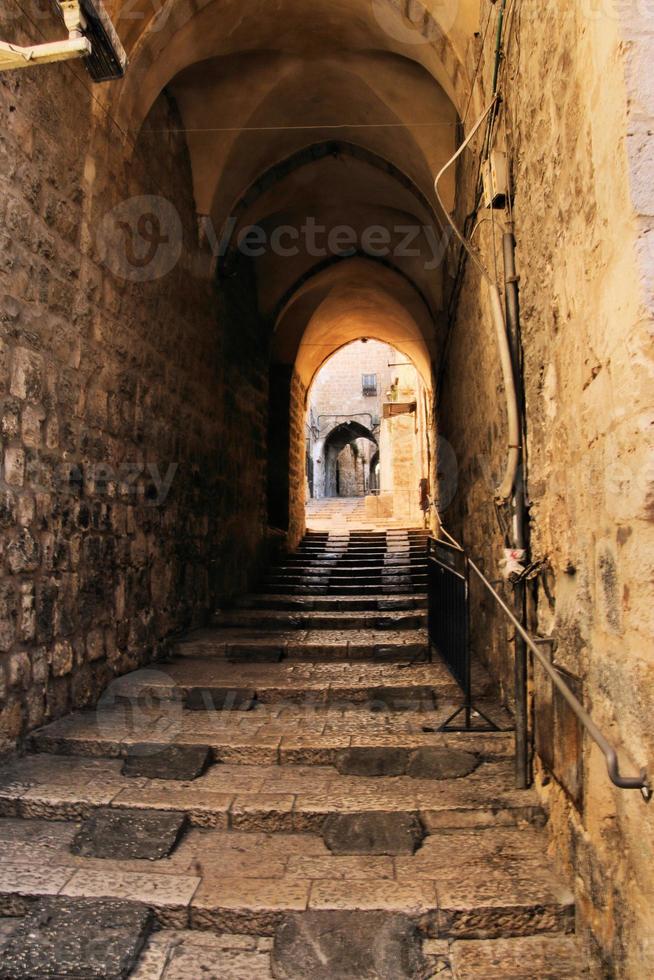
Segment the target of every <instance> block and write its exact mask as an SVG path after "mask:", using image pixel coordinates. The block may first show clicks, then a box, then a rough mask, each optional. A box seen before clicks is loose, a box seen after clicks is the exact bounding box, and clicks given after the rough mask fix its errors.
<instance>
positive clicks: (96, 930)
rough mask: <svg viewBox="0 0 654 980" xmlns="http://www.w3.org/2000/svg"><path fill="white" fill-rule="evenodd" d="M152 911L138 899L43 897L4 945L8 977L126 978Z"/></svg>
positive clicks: (0, 952)
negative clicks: (118, 900) (107, 899)
mask: <svg viewBox="0 0 654 980" xmlns="http://www.w3.org/2000/svg"><path fill="white" fill-rule="evenodd" d="M151 925H152V913H151V911H150V910H149V909H148V908H146V906H144V905H138V904H136V903H134V902H115V901H88V900H84V899H59V898H56V899H55V898H49V899H41V900H40V901H38V902H37V903H36V904H35V905H33V906H32V907H31V909H30V911H29V912H28V914H27V915H26V916H25V918H24V919H21V921H20V923H19V925H18V926H17V927H16V928H15V929H14V931H13V932H12V933H11V935H10V936H9V938H8V939H7V940H6V942H5V943H4V944H3V945H2V947H0V960H1V961H2V967H1V968H0V969H1V974H2V976H3V977H4V978H5V980H34V978H35V977H39V978H42V980H81V978H84V980H123V978H124V977H127V976H129V974H130V973H131V971H132V968H133V966H134V964H135V963H136V961H137V959H138V957H139V954H140V952H141V949H142V948H143V945H144V943H145V940H146V938H147V935H148V933H149V932H150V929H151Z"/></svg>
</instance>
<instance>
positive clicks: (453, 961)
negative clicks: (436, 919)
mask: <svg viewBox="0 0 654 980" xmlns="http://www.w3.org/2000/svg"><path fill="white" fill-rule="evenodd" d="M425 949H426V952H427V954H429V952H430V950H431V949H433V950H434V955H436V956H437V955H438V953H439V952H440V951H439V950H437V948H436V944H433V946H432V945H430V943H429V941H427V943H425ZM441 955H442V953H441ZM448 959H449V964H450V967H451V969H452V971H453V975H454V976H455V977H456V978H457V980H509V978H510V980H534V978H545V977H550V978H552V980H583V978H585V977H590V976H591V974H590V971H589V970H588V969H586V966H585V962H586V960H585V956H584V951H583V946H582V943H581V942H580V941H579V939H577V938H576V937H575V936H572V935H560V936H553V935H547V934H545V935H538V936H512V937H509V938H501V939H469V940H463V941H461V940H458V941H456V942H454V943H452V944H451V946H450V948H449V951H448Z"/></svg>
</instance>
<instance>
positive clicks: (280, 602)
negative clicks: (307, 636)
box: [234, 592, 427, 612]
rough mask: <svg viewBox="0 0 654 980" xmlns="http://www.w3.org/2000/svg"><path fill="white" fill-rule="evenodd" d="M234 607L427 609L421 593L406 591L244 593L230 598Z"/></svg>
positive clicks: (287, 610)
mask: <svg viewBox="0 0 654 980" xmlns="http://www.w3.org/2000/svg"><path fill="white" fill-rule="evenodd" d="M234 605H235V608H238V609H277V610H280V611H284V612H289V611H293V610H296V609H297V610H302V611H306V612H309V611H317V612H320V611H323V612H333V611H334V610H339V611H343V612H348V611H357V612H362V611H370V612H375V611H382V612H386V611H389V610H412V609H420V610H424V609H426V608H427V596H426V594H425V593H415V594H411V593H407V594H406V595H403V596H389V595H369V596H365V597H355V596H327V595H324V596H313V595H300V596H289V595H276V594H274V593H265V592H261V593H248V594H246V595H243V596H240V597H239V598H237V599H236V600H235V601H234Z"/></svg>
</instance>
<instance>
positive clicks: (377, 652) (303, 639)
mask: <svg viewBox="0 0 654 980" xmlns="http://www.w3.org/2000/svg"><path fill="white" fill-rule="evenodd" d="M174 650H175V652H176V653H177V654H179V655H181V656H184V657H209V658H212V659H216V660H220V659H229V660H238V661H240V662H247V661H248V660H251V661H255V660H262V659H263V660H271V659H277V660H280V659H287V658H288V659H295V660H307V661H316V660H318V661H319V660H373V661H375V660H376V661H380V660H382V661H400V662H403V663H405V662H407V661H414V660H420V659H422V660H426V659H428V656H429V648H428V643H427V635H426V631H425V630H423V629H417V630H409V629H395V630H392V629H382V630H376V631H373V630H367V629H363V630H357V629H335V630H328V629H315V630H311V629H309V630H302V629H293V628H292V626H290V625H288V626H287V629H285V630H284V629H281V630H272V629H261V630H256V629H247V630H244V629H240V628H239V627H234V628H224V629H222V628H218V627H214V628H207V629H201V630H196V631H194V632H192V633H188V634H187V635H186V636H185V637H184V638H183V639H181V640H179V641H178V642H177V643H176V644H174Z"/></svg>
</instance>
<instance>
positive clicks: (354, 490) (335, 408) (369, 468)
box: [291, 326, 435, 526]
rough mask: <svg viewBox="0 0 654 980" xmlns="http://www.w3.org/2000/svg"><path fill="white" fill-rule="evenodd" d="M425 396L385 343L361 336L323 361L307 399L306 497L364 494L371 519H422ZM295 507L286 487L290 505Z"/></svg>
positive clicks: (427, 462)
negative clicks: (308, 477)
mask: <svg viewBox="0 0 654 980" xmlns="http://www.w3.org/2000/svg"><path fill="white" fill-rule="evenodd" d="M329 329H330V331H331V329H332V328H331V326H330V328H329ZM373 329H374V328H373ZM428 401H429V399H428V389H426V388H425V385H424V383H423V381H422V379H421V377H420V375H419V373H418V371H417V370H416V368H415V366H414V364H413V361H412V360H411V359H410V358H409V357H408V356H407V355H406V354H404V353H402V352H401V351H399V350H398V349H397V348H396V347H394V346H393V345H391V344H389V343H382V342H380V341H379V340H376V339H374V338H371V337H365V338H362V339H358V340H354V341H350V342H349V343H346V344H344V345H343V346H342V347H340V348H339V349H338V350H337V351H335V352H334V353H333V354H331V355H330V356H329V357H328V358H326V359H325V361H324V362H323V363H322V364H321V365H320V367H319V368H318V370H317V371H316V372H315V374H314V377H313V380H312V382H311V385H310V386H309V389H308V392H307V396H306V417H307V424H306V433H307V435H306V439H307V459H310V460H311V482H310V484H309V485H308V486H307V493H306V498H307V500H310V499H313V500H320V499H321V498H323V497H337V496H341V497H365V498H367V499H366V500H365V506H364V507H363V511H362V512H363V513H367V514H368V516H369V517H370V518H371V519H372V518H373V517H375V516H376V517H380V518H382V517H386V518H391V517H392V518H394V519H395V520H399V519H400V518H401V517H402V516H404V518H405V519H406V521H407V522H408V523H418V524H422V523H423V521H424V516H425V515H424V514H423V513H421V512H420V510H419V502H420V498H419V487H420V486H421V482H422V481H423V480H424V481H425V485H426V486H427V487H429V486H430V483H431V473H430V470H431V465H432V460H431V451H430V447H431V446H433V445H434V444H435V434H434V431H433V425H432V420H431V418H430V414H429V411H428ZM369 498H374V499H369ZM299 505H300V501H298V500H296V499H295V494H294V493H293V490H291V509H294V508H299ZM311 509H312V511H313V512H315V510H316V508H311ZM318 510H320V508H318ZM427 516H429V515H427ZM314 517H315V513H314ZM314 523H315V522H314ZM312 526H313V525H312Z"/></svg>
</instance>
